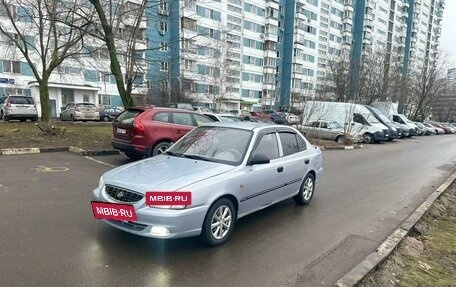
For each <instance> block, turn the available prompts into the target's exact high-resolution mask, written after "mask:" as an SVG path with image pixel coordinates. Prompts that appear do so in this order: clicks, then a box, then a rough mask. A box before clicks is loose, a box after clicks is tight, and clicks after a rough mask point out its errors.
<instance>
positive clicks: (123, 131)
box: [117, 128, 127, 134]
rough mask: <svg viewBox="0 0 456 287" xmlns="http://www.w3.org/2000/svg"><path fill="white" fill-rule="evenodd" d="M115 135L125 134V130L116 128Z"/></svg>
mask: <svg viewBox="0 0 456 287" xmlns="http://www.w3.org/2000/svg"><path fill="white" fill-rule="evenodd" d="M117 133H118V134H126V133H127V130H126V129H121V128H117Z"/></svg>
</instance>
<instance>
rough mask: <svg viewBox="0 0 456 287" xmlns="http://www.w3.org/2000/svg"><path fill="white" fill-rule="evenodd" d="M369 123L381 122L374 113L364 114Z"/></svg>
mask: <svg viewBox="0 0 456 287" xmlns="http://www.w3.org/2000/svg"><path fill="white" fill-rule="evenodd" d="M362 115H363V116H364V117H365V118H366V120H367V121H368V122H369V123H380V122H379V121H378V120H377V118H376V117H374V115H373V114H372V113H365V114H362Z"/></svg>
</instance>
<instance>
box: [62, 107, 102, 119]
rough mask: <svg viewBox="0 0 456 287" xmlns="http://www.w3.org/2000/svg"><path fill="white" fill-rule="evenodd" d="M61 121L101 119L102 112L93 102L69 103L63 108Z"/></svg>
mask: <svg viewBox="0 0 456 287" xmlns="http://www.w3.org/2000/svg"><path fill="white" fill-rule="evenodd" d="M60 120H61V121H66V120H70V121H99V120H100V113H99V110H98V108H97V106H95V104H92V103H69V104H67V105H66V106H65V107H63V108H61V112H60Z"/></svg>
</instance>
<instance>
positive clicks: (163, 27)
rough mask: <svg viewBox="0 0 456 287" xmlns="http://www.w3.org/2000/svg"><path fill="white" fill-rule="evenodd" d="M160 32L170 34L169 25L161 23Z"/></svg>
mask: <svg viewBox="0 0 456 287" xmlns="http://www.w3.org/2000/svg"><path fill="white" fill-rule="evenodd" d="M160 32H161V33H165V32H168V23H167V22H160Z"/></svg>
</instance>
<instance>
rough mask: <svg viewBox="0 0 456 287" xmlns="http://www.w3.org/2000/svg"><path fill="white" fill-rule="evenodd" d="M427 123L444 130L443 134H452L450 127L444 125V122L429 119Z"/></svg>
mask: <svg viewBox="0 0 456 287" xmlns="http://www.w3.org/2000/svg"><path fill="white" fill-rule="evenodd" d="M427 123H429V124H431V125H433V126H434V127H438V128H440V129H441V130H443V133H442V134H451V129H450V128H449V127H447V126H445V125H443V124H442V123H439V122H434V121H427Z"/></svg>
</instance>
